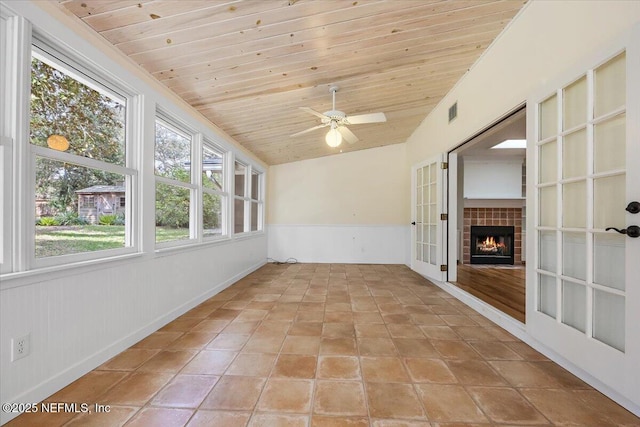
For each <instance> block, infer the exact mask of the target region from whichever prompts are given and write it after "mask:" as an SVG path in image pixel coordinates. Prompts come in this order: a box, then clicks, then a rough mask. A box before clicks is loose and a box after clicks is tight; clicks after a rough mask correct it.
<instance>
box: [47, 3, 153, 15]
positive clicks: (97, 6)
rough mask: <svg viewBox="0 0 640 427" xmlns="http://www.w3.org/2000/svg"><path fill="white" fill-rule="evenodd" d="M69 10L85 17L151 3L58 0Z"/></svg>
mask: <svg viewBox="0 0 640 427" xmlns="http://www.w3.org/2000/svg"><path fill="white" fill-rule="evenodd" d="M58 3H60V4H61V5H62V6H64V7H65V8H66V9H67V10H69V12H71V13H73V14H74V15H75V16H77V17H79V18H86V17H87V16H90V15H99V14H102V13H114V12H115V11H116V10H118V9H127V8H130V7H138V5H145V4H146V3H152V1H150V0H133V1H132V0H99V1H86V0H81V1H78V0H70V1H59V2H58Z"/></svg>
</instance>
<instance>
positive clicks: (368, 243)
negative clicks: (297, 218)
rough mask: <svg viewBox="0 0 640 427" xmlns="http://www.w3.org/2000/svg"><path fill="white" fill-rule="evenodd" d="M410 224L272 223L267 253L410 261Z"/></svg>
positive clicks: (319, 259) (279, 257)
mask: <svg viewBox="0 0 640 427" xmlns="http://www.w3.org/2000/svg"><path fill="white" fill-rule="evenodd" d="M410 227H411V226H410V225H406V226H405V225H352V224H344V225H342V224H338V225H316V224H311V225H309V224H293V225H289V224H272V225H268V226H267V232H268V234H269V239H268V251H267V253H268V256H269V258H271V259H273V260H276V261H285V260H287V259H289V258H295V259H296V260H297V261H298V262H309V263H348V264H406V265H409V264H410V259H409V258H410V256H411V254H410V245H411V242H410V237H411V234H410V232H411V228H410Z"/></svg>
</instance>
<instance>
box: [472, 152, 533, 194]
mask: <svg viewBox="0 0 640 427" xmlns="http://www.w3.org/2000/svg"><path fill="white" fill-rule="evenodd" d="M464 197H465V198H467V199H520V198H521V197H522V160H516V161H512V160H511V161H505V160H502V161H499V160H466V161H465V162H464Z"/></svg>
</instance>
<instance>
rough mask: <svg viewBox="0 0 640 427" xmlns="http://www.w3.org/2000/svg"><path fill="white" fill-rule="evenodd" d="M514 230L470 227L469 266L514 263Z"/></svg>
mask: <svg viewBox="0 0 640 427" xmlns="http://www.w3.org/2000/svg"><path fill="white" fill-rule="evenodd" d="M513 249H514V228H513V227H511V226H496V225H491V226H489V225H487V226H485V225H472V226H471V264H511V265H513V263H514V256H513V255H514V250H513Z"/></svg>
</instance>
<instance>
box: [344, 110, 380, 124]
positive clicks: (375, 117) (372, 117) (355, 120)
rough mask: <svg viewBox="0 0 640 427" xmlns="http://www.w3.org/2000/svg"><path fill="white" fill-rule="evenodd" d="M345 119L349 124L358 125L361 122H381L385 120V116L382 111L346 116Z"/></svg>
mask: <svg viewBox="0 0 640 427" xmlns="http://www.w3.org/2000/svg"><path fill="white" fill-rule="evenodd" d="M345 120H346V121H347V123H349V124H350V125H359V124H363V123H381V122H386V121H387V116H385V115H384V113H369V114H360V115H357V116H347V117H345Z"/></svg>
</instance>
